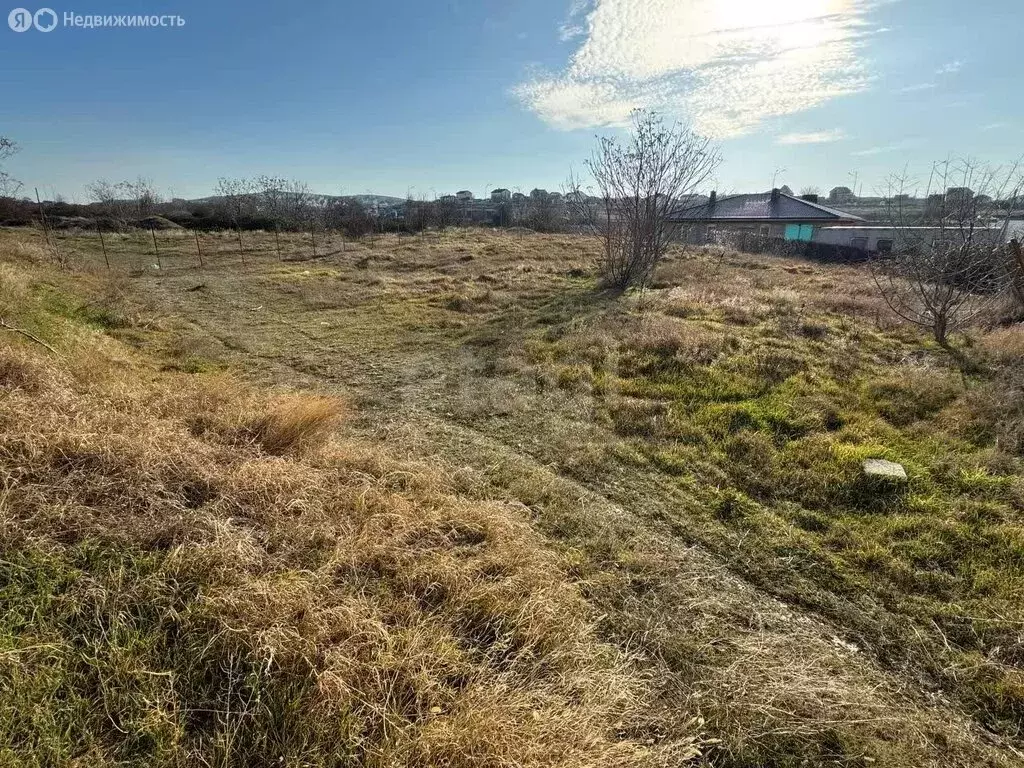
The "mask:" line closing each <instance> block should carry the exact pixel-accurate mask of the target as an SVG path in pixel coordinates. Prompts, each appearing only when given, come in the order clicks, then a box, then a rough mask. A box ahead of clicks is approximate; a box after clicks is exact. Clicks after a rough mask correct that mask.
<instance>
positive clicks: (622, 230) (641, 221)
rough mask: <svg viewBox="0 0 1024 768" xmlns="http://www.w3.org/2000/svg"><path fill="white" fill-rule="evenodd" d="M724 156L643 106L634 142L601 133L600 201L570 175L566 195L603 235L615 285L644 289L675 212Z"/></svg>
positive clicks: (595, 161)
mask: <svg viewBox="0 0 1024 768" xmlns="http://www.w3.org/2000/svg"><path fill="white" fill-rule="evenodd" d="M720 162H721V155H720V154H719V151H718V148H717V147H716V146H715V145H714V144H712V142H711V140H710V139H707V138H705V137H703V136H699V135H698V134H696V133H694V132H693V131H692V130H690V129H689V128H687V127H686V126H683V125H680V124H679V123H673V124H671V125H667V124H665V123H664V122H663V121H662V119H661V118H660V117H659V116H658V115H657V114H655V113H652V112H645V111H641V110H636V111H634V112H633V114H632V130H631V134H630V137H629V140H628V142H627V143H625V144H622V143H620V142H619V141H618V140H617V139H615V138H609V137H599V138H598V144H597V147H596V149H595V150H594V152H593V154H592V155H591V157H590V159H589V160H588V161H587V163H586V167H587V170H588V171H589V173H590V175H591V176H592V177H593V180H594V185H595V187H596V191H597V198H598V200H597V202H596V204H595V203H594V202H592V201H591V199H590V198H589V196H588V195H586V194H584V191H583V189H581V184H580V182H579V180H578V179H577V178H574V177H572V176H570V179H569V182H568V184H567V190H566V199H567V200H568V201H569V205H570V206H571V207H572V210H573V213H574V214H575V216H574V218H575V219H576V220H577V221H581V222H584V223H585V225H586V226H587V228H589V229H590V230H591V231H593V232H596V233H597V234H598V235H600V237H601V238H602V241H603V244H604V253H603V254H602V257H601V263H600V265H599V266H600V269H601V274H602V277H603V279H604V282H605V283H606V284H607V285H608V286H609V287H611V288H615V289H617V290H620V291H621V290H625V289H627V288H629V287H631V286H637V287H641V288H642V287H644V286H646V285H647V283H648V281H649V280H650V278H651V275H652V274H653V272H654V268H655V267H656V266H657V264H658V262H659V261H660V260H661V258H662V256H663V255H664V253H665V249H666V248H667V247H668V244H669V242H670V241H671V239H672V237H673V235H674V231H675V229H674V225H673V224H672V223H671V220H670V219H671V215H672V214H673V213H674V212H675V211H676V210H678V208H679V207H680V205H681V204H682V200H683V199H684V198H686V197H687V196H688V195H691V194H693V193H694V192H695V191H696V190H697V189H698V188H699V187H700V186H701V185H702V184H704V183H705V182H706V181H707V180H708V179H709V178H710V177H711V175H712V174H713V173H714V171H715V169H716V168H717V167H718V165H719V163H720Z"/></svg>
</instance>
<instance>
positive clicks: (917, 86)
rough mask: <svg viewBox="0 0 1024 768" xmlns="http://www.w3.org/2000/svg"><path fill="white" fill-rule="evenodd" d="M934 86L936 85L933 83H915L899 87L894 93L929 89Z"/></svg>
mask: <svg viewBox="0 0 1024 768" xmlns="http://www.w3.org/2000/svg"><path fill="white" fill-rule="evenodd" d="M935 87H937V86H936V85H935V83H916V84H914V85H908V86H905V87H903V88H900V89H899V90H898V91H896V93H917V92H919V91H930V90H931V89H932V88H935Z"/></svg>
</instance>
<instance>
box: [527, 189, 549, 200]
mask: <svg viewBox="0 0 1024 768" xmlns="http://www.w3.org/2000/svg"><path fill="white" fill-rule="evenodd" d="M530 197H532V198H533V199H534V200H547V199H548V191H547V190H546V189H535V190H533V191H532V192H530Z"/></svg>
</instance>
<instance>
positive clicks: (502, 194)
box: [491, 187, 512, 203]
mask: <svg viewBox="0 0 1024 768" xmlns="http://www.w3.org/2000/svg"><path fill="white" fill-rule="evenodd" d="M511 199H512V193H511V192H510V191H509V190H507V189H505V188H503V187H499V188H498V189H492V190H491V201H492V202H495V203H504V202H508V201H509V200H511Z"/></svg>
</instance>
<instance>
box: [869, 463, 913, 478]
mask: <svg viewBox="0 0 1024 768" xmlns="http://www.w3.org/2000/svg"><path fill="white" fill-rule="evenodd" d="M864 474H865V475H868V476H869V477H884V478H888V479H890V480H906V479H907V470H905V469H904V468H903V465H902V464H897V463H896V462H895V461H886V460H885V459H865V460H864Z"/></svg>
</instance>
